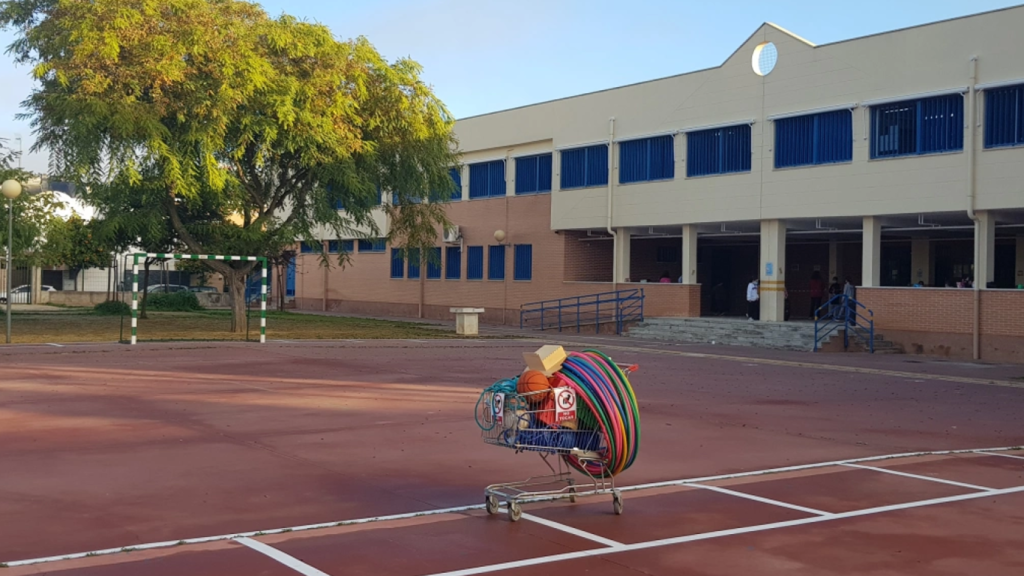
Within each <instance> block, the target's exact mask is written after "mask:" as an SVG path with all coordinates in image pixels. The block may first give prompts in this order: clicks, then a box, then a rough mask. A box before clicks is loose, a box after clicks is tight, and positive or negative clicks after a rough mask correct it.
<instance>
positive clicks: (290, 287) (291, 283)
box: [284, 258, 295, 296]
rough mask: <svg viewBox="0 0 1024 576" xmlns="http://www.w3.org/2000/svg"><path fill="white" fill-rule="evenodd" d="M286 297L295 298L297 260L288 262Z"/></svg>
mask: <svg viewBox="0 0 1024 576" xmlns="http://www.w3.org/2000/svg"><path fill="white" fill-rule="evenodd" d="M284 295H285V296H295V259H294V258H292V259H291V260H289V261H288V272H287V273H286V274H285V284H284Z"/></svg>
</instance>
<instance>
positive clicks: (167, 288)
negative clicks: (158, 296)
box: [146, 284, 188, 294]
mask: <svg viewBox="0 0 1024 576" xmlns="http://www.w3.org/2000/svg"><path fill="white" fill-rule="evenodd" d="M146 292H148V293H150V294H152V293H153V292H188V286H182V285H180V284H153V285H152V286H150V287H148V288H146Z"/></svg>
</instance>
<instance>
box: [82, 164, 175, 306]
mask: <svg viewBox="0 0 1024 576" xmlns="http://www.w3.org/2000/svg"><path fill="white" fill-rule="evenodd" d="M164 197H165V192H164V189H163V187H162V186H161V182H160V180H159V179H158V178H156V175H155V174H154V173H151V172H150V173H142V174H141V175H140V177H139V179H138V180H136V181H130V180H129V179H128V178H126V177H125V176H123V175H121V176H118V177H117V178H115V179H114V180H112V181H110V182H106V183H98V184H96V185H95V186H92V187H90V189H89V190H87V191H85V192H84V193H83V194H82V198H83V199H85V200H86V201H87V202H89V203H91V204H93V205H95V206H98V207H100V208H101V212H100V213H99V214H98V216H97V219H96V224H95V226H96V228H97V232H98V233H99V235H100V237H101V238H103V239H104V240H105V241H106V242H107V243H108V244H109V245H110V246H111V247H112V248H113V249H114V250H115V251H117V252H119V253H123V252H126V251H128V250H142V251H143V252H146V253H149V254H165V253H169V252H175V251H176V250H177V249H178V248H179V247H180V245H181V243H180V241H179V240H178V236H177V233H176V232H175V230H174V227H173V226H171V223H170V219H169V218H168V217H167V213H166V211H165V210H164V209H163V203H164ZM160 261H161V260H159V259H157V258H145V259H144V260H143V263H142V286H143V291H142V295H141V297H140V298H141V299H140V302H139V318H143V319H145V318H147V317H148V316H147V314H146V304H147V302H148V301H149V291H148V287H149V273H150V268H151V267H152V265H153V264H155V263H157V262H160Z"/></svg>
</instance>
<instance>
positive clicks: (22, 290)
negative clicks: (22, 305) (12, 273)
mask: <svg viewBox="0 0 1024 576" xmlns="http://www.w3.org/2000/svg"><path fill="white" fill-rule="evenodd" d="M31 291H32V287H31V286H29V285H28V284H22V285H21V286H16V287H14V288H11V294H14V297H13V298H12V299H11V301H12V302H11V303H12V304H13V303H15V302H17V301H18V300H19V298H18V294H28V293H29V292H31ZM42 291H43V292H56V291H57V289H56V288H54V287H53V286H49V285H46V284H43V286H42ZM23 298H24V299H25V300H27V299H28V298H27V297H23ZM6 303H7V293H6V292H0V304H6Z"/></svg>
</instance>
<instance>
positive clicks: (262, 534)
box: [0, 337, 1024, 576]
mask: <svg viewBox="0 0 1024 576" xmlns="http://www.w3.org/2000/svg"><path fill="white" fill-rule="evenodd" d="M552 341H560V342H565V343H566V344H567V345H570V346H572V347H576V348H582V347H585V346H587V345H588V344H589V345H590V346H591V347H595V348H598V349H601V350H603V351H605V352H607V353H609V354H610V355H611V356H612V357H614V358H615V359H616V360H618V361H620V362H630V363H634V362H635V363H638V364H639V365H640V371H639V372H637V373H636V374H635V375H633V377H632V378H631V381H632V383H633V385H634V388H635V389H636V392H637V396H638V398H639V400H640V408H641V420H642V427H643V437H642V443H641V447H640V456H639V458H638V460H637V463H636V464H635V465H634V466H633V467H632V468H631V469H630V470H628V471H626V472H625V473H623V474H622V475H621V476H620V477H619V478H618V479H617V481H618V482H619V487H620V488H622V489H623V490H624V492H623V495H624V498H625V511H624V514H623V515H621V516H616V515H614V514H613V512H612V506H611V498H610V496H607V495H602V496H594V497H590V498H581V499H580V501H579V502H577V503H576V504H570V503H568V502H566V501H559V502H536V503H529V504H525V505H524V506H523V509H524V517H523V519H522V520H521V521H520V522H517V523H512V522H510V521H509V520H508V518H507V517H506V515H505V514H504V513H501V514H498V515H495V516H488V515H487V513H486V512H485V511H484V510H483V509H482V508H483V507H482V495H483V488H484V487H485V486H486V485H488V484H492V483H495V482H503V481H513V480H519V479H523V478H525V477H526V476H530V475H534V474H539V473H543V471H544V470H545V468H544V466H543V464H542V463H541V461H540V459H539V458H538V457H537V456H536V455H533V454H514V453H513V452H512V451H509V450H503V449H501V448H499V447H495V446H488V445H485V444H483V443H482V441H481V440H480V433H479V430H478V429H477V427H476V424H475V423H474V420H473V411H474V405H475V402H476V400H477V396H478V394H479V391H480V390H481V389H482V388H484V387H485V386H487V385H489V384H491V383H492V382H493V381H495V380H497V379H499V378H502V377H508V376H512V375H514V374H517V373H519V372H520V371H521V370H522V352H524V351H532V350H534V349H536V348H537V347H538V345H539V344H540V343H542V342H540V341H537V340H532V341H530V340H504V341H493V340H492V341H469V340H461V341H418V342H417V341H372V342H371V341H366V342H358V341H346V342H303V343H294V342H290V343H274V342H272V343H270V344H267V345H264V346H259V345H256V344H205V343H180V344H144V345H140V346H137V347H135V348H128V347H126V346H117V345H81V346H77V345H67V346H61V347H57V346H14V347H6V348H0V438H3V441H2V442H0V462H2V463H3V464H2V468H0V562H6V563H7V564H8V565H9V566H10V567H8V568H6V569H4V570H2V571H0V576H7V575H10V576H14V575H21V574H59V575H71V574H82V575H86V576H93V575H95V576H107V575H129V574H146V575H163V574H168V575H169V574H190V575H199V576H202V575H207V574H209V575H218V576H231V575H235V574H238V575H242V574H246V575H249V574H265V575H277V574H282V575H294V574H307V575H321V574H328V575H330V576H339V575H344V574H389V575H390V574H394V575H406V574H407V575H410V576H411V575H433V574H461V575H466V576H469V575H472V574H484V573H495V574H515V575H519V574H523V575H525V574H531V575H533V574H559V575H562V574H566V573H587V574H598V575H601V574H641V573H646V574H700V575H719V574H721V575H726V574H729V575H733V574H787V575H788V574H793V575H805V574H806V575H812V574H813V575H823V574H826V575H827V574H836V575H845V574H866V573H870V574H885V575H890V574H928V575H936V574H965V573H969V574H979V575H985V576H991V575H1000V574H1015V575H1019V574H1022V573H1024V450H1020V449H1016V450H1005V451H991V452H989V451H978V449H982V448H1013V447H1016V446H1020V445H1021V444H1024V422H1022V420H1024V416H1022V415H1024V410H1022V407H1024V380H1022V379H1021V376H1024V367H1021V366H993V365H972V364H965V363H950V362H938V361H928V360H922V359H921V358H910V357H902V356H889V357H882V358H872V357H868V356H860V355H856V356H855V355H812V354H802V353H778V354H776V353H770V352H764V351H756V352H754V351H750V350H745V349H740V348H726V347H713V348H712V347H691V346H673V345H669V344H655V343H649V342H648V343H644V342H638V341H636V340H627V339H619V338H614V337H591V338H586V337H577V338H560V337H553V338H552ZM948 451H963V452H958V453H949V452H948ZM920 452H942V453H937V454H930V455H913V456H909V455H908V456H903V457H899V458H891V459H883V458H877V457H879V456H885V455H896V454H904V455H906V454H911V453H920ZM778 468H784V469H785V470H783V471H777V470H775V471H773V469H778ZM760 472H773V473H769V474H764V473H760ZM748 473H750V474H748ZM421 513H426V514H421ZM382 516H391V517H390V518H380V517H382ZM356 519H373V520H371V521H366V522H358V523H347V524H343V525H336V524H338V523H339V522H341V521H348V520H356ZM320 524H323V525H324V526H317V527H313V528H310V526H311V525H320ZM288 527H293V528H295V529H293V530H288V531H285V530H281V529H287V528H288ZM305 528H308V529H305ZM204 537H211V538H209V540H210V541H205V542H194V541H193V539H202V538H204ZM179 542H181V543H180V544H179V545H175V544H178V543H179ZM150 543H164V544H158V545H157V546H155V547H150V546H149V544H150ZM121 549H124V551H123V552H121V551H120V550H121ZM108 550H109V551H112V552H116V553H109V554H108V553H105V552H104V553H103V554H101V555H86V553H88V552H89V551H108ZM76 554H77V555H78V556H81V557H72V558H70V559H61V560H54V561H48V562H38V563H32V562H31V561H33V560H38V559H43V558H47V557H55V556H59V557H63V556H65V555H72V556H75V555H76ZM22 561H30V563H23V562H22Z"/></svg>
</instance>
